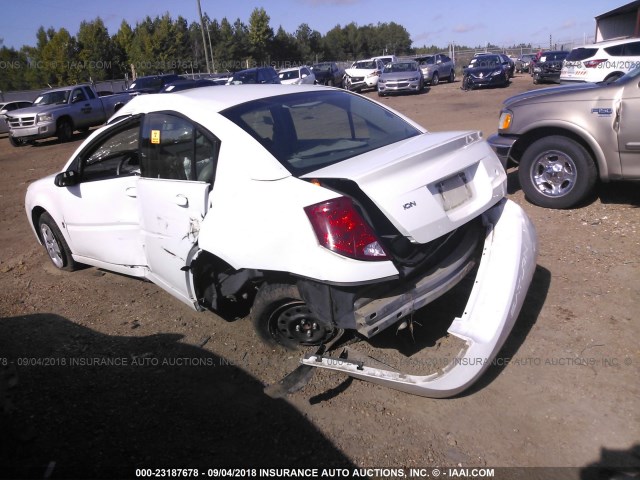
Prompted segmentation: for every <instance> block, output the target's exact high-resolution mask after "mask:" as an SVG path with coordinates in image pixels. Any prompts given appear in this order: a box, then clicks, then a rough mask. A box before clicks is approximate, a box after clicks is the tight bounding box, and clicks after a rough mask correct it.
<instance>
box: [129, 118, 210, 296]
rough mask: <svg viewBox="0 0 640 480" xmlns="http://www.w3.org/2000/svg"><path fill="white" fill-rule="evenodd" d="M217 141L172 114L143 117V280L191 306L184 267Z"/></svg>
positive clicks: (195, 236)
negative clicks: (144, 266)
mask: <svg viewBox="0 0 640 480" xmlns="http://www.w3.org/2000/svg"><path fill="white" fill-rule="evenodd" d="M218 146H219V142H218V141H217V140H216V139H215V138H214V137H212V136H211V135H210V134H208V133H207V132H204V131H203V130H202V129H200V128H199V127H198V126H197V125H194V124H193V123H192V122H191V121H190V120H188V119H186V118H184V117H181V116H178V115H173V114H167V113H151V114H148V115H146V116H145V119H144V121H143V127H142V136H141V149H140V153H141V165H140V166H141V178H140V179H139V181H138V186H137V195H138V201H139V207H140V222H141V234H142V238H143V243H144V251H145V256H146V259H147V266H148V268H149V273H148V278H149V279H150V280H152V281H153V282H155V283H157V284H158V285H160V286H161V287H163V288H164V289H165V290H167V291H168V292H169V293H171V294H172V295H174V296H175V297H177V298H179V299H180V300H182V301H184V302H185V303H188V304H190V305H192V306H196V305H197V303H196V296H195V293H194V289H193V285H192V281H191V272H190V270H189V267H188V266H189V264H190V262H191V258H192V255H193V253H195V251H196V249H197V246H196V244H197V242H198V235H199V230H200V223H201V221H202V219H203V218H204V216H205V215H206V213H207V210H208V204H209V192H210V190H211V187H212V184H213V176H214V173H215V162H216V160H217V152H218Z"/></svg>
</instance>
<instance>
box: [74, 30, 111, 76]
mask: <svg viewBox="0 0 640 480" xmlns="http://www.w3.org/2000/svg"><path fill="white" fill-rule="evenodd" d="M77 38H78V59H79V60H80V62H79V64H78V68H77V69H79V70H81V72H79V73H80V74H81V75H82V76H84V77H85V78H84V80H89V79H91V80H93V81H100V80H105V79H107V78H109V77H110V76H111V75H110V74H111V72H112V70H111V64H112V61H113V58H114V48H113V43H112V41H111V37H110V36H109V32H108V31H107V27H105V25H104V22H103V21H102V19H101V18H100V17H98V18H96V19H95V20H94V21H92V22H86V21H83V22H81V23H80V28H79V30H78V37H77Z"/></svg>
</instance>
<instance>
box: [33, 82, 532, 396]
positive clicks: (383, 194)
mask: <svg viewBox="0 0 640 480" xmlns="http://www.w3.org/2000/svg"><path fill="white" fill-rule="evenodd" d="M505 195H506V174H505V171H504V169H503V168H502V166H501V164H500V161H499V160H498V158H497V157H496V155H495V154H494V153H493V151H492V150H491V148H490V147H489V146H488V145H487V143H486V142H485V141H484V140H482V138H481V134H480V133H479V132H448V133H428V132H426V131H425V129H424V128H422V127H420V126H419V125H417V124H415V123H414V122H412V121H411V120H410V119H408V118H406V117H404V116H403V115H401V114H399V113H397V112H395V111H393V110H391V109H388V108H386V107H384V106H382V105H380V104H378V103H377V102H375V101H372V100H370V99H368V98H365V97H363V96H360V95H357V94H353V93H350V92H347V91H344V90H338V89H333V88H325V87H317V86H308V87H307V86H294V87H289V86H280V85H277V86H271V85H259V86H252V85H248V86H243V87H242V88H230V87H229V88H227V87H224V88H223V87H211V88H209V87H206V88H201V89H196V90H191V91H184V92H179V93H174V94H168V95H143V96H139V97H137V98H135V99H134V100H132V101H131V102H129V103H128V104H127V105H126V106H125V107H123V108H122V109H121V110H120V111H119V112H118V113H117V114H116V116H114V117H113V118H112V119H111V121H110V122H109V124H108V125H106V126H105V127H103V128H101V129H99V130H97V131H96V132H94V133H93V134H92V135H91V136H90V137H89V138H88V139H87V140H86V141H85V142H84V143H83V144H82V145H81V146H80V147H79V148H78V150H77V151H76V152H75V153H74V154H73V156H72V157H71V159H70V160H69V161H68V163H67V164H66V165H65V167H64V169H63V170H62V172H60V173H58V174H57V175H52V176H49V177H46V178H44V179H42V180H39V181H37V182H35V183H33V184H32V185H30V187H29V189H28V191H27V195H26V200H25V206H26V211H27V216H28V218H29V222H30V223H31V226H32V227H33V230H34V232H35V234H36V237H37V239H38V241H40V242H41V243H42V244H43V245H44V246H45V248H46V250H47V252H48V254H49V256H50V258H51V260H52V261H53V263H54V265H55V266H56V267H58V268H61V269H65V270H73V269H74V268H75V267H76V266H77V264H78V263H82V264H88V265H93V266H96V267H100V268H103V269H106V270H111V271H114V272H119V273H123V274H126V275H131V276H135V277H142V278H146V279H148V280H151V281H152V282H154V283H156V284H158V285H159V286H160V287H162V288H163V289H165V290H167V291H168V292H169V293H171V294H172V295H174V296H175V297H176V298H178V299H180V300H182V301H183V302H185V303H186V304H188V305H189V306H191V307H192V308H194V309H197V310H205V309H209V310H213V311H215V312H217V313H219V314H220V315H221V316H223V317H224V316H228V315H230V314H231V315H233V314H234V313H232V312H237V311H238V306H239V305H246V306H247V308H250V309H251V313H250V316H251V317H252V319H253V322H254V325H255V327H256V329H257V331H258V333H259V334H260V336H261V337H262V338H263V339H265V340H267V341H269V342H272V343H275V344H279V345H282V346H285V347H296V346H299V345H305V346H306V345H322V344H325V343H327V342H330V341H332V340H334V339H335V338H337V336H338V335H339V334H340V333H341V332H343V331H345V330H353V331H355V332H357V334H359V335H360V336H363V337H365V338H370V337H373V336H374V335H376V334H377V333H379V332H381V331H383V330H385V329H387V328H389V327H391V326H393V325H398V324H400V323H401V322H404V321H405V319H406V318H409V316H411V315H412V314H413V312H414V311H416V310H417V309H419V308H422V307H424V306H425V305H427V304H429V303H430V302H432V301H433V300H435V299H436V298H438V297H440V296H441V295H443V294H444V293H446V292H447V291H449V290H451V289H452V288H453V287H454V286H455V285H456V284H457V283H459V282H460V281H461V280H462V279H463V278H465V277H466V276H467V275H475V276H476V277H475V282H474V287H473V289H472V291H471V294H470V297H469V299H468V303H467V305H466V308H465V311H464V315H462V316H461V318H457V319H455V320H454V321H453V323H452V325H451V327H450V328H449V332H450V333H451V334H453V335H455V336H457V337H460V338H461V339H463V340H464V341H465V342H466V348H464V349H463V350H462V351H461V352H460V353H459V357H458V358H457V359H456V362H454V363H453V364H452V365H451V366H450V367H447V368H445V369H443V370H442V371H440V372H439V373H436V374H433V375H429V376H423V377H421V376H414V375H405V374H402V373H397V372H392V371H385V370H380V369H379V368H373V367H370V366H367V365H366V364H363V362H352V361H350V360H349V359H341V361H339V362H337V361H335V359H333V358H332V357H328V356H326V355H323V354H320V353H316V354H313V355H307V356H306V357H305V358H304V359H303V360H302V362H303V363H304V364H306V365H311V366H313V367H321V368H329V369H334V370H339V371H342V372H345V373H347V374H349V375H353V376H355V377H359V378H363V379H366V380H369V381H372V382H377V383H381V384H385V385H388V386H390V387H392V388H397V389H400V390H404V391H408V392H411V393H414V394H418V395H425V396H433V397H447V396H452V395H455V394H457V393H459V392H461V391H462V390H464V389H465V388H467V387H469V386H470V385H471V384H472V383H473V382H474V381H475V380H476V379H477V378H478V377H479V376H480V374H481V373H482V371H483V370H484V369H485V368H486V367H487V365H488V364H489V363H490V360H492V359H493V358H494V357H495V355H496V354H497V352H498V350H499V349H500V348H501V346H502V344H503V342H504V341H505V339H506V337H507V336H508V334H509V332H510V331H511V328H512V326H513V324H514V322H515V320H516V318H517V316H518V314H519V311H520V308H521V306H522V303H523V300H524V298H525V295H526V293H527V289H528V287H529V284H530V282H531V279H532V276H533V272H534V270H535V266H536V235H535V230H534V228H533V225H532V224H531V222H530V220H529V219H528V217H527V216H526V214H525V213H524V212H523V210H522V209H520V207H518V206H517V205H516V204H515V203H513V202H511V201H509V200H506V199H505V198H504V197H505ZM247 311H248V310H247ZM465 358H469V359H471V358H473V359H475V358H483V359H485V360H486V361H484V362H465V361H463V360H464V359H465Z"/></svg>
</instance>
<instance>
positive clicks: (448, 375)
mask: <svg viewBox="0 0 640 480" xmlns="http://www.w3.org/2000/svg"><path fill="white" fill-rule="evenodd" d="M483 220H484V222H485V224H486V226H487V235H486V237H485V241H484V248H483V252H482V259H481V261H480V265H479V267H478V272H477V275H476V279H475V282H474V286H473V289H472V291H471V294H470V295H469V299H468V301H467V305H466V306H465V309H464V314H463V315H462V316H461V317H460V318H456V319H455V320H454V321H453V323H452V324H451V326H450V327H449V329H448V332H449V333H450V334H452V335H455V336H457V337H459V338H461V339H463V340H465V341H466V343H467V348H465V349H462V351H461V352H460V353H459V354H458V356H457V357H456V358H455V359H454V360H453V361H452V362H451V363H449V364H448V365H447V366H446V367H445V368H444V369H443V370H442V371H440V372H437V373H434V374H431V375H425V376H420V375H409V374H404V373H401V372H395V371H391V370H386V369H382V368H375V367H371V366H367V364H366V362H364V361H360V360H358V361H355V362H354V361H350V360H349V359H348V358H335V357H329V356H324V355H322V354H317V353H316V354H310V355H307V356H306V357H305V358H303V359H302V360H301V362H302V363H303V364H304V365H309V366H313V367H318V368H326V369H329V370H336V371H339V372H343V373H346V374H348V375H351V376H353V377H355V378H359V379H361V380H366V381H370V382H373V383H376V384H380V385H384V386H387V387H390V388H393V389H396V390H400V391H403V392H407V393H412V394H414V395H420V396H424V397H434V398H445V397H451V396H454V395H456V394H458V393H460V392H462V391H463V390H465V389H467V388H469V387H470V386H471V385H472V384H473V383H475V382H476V380H478V378H479V377H480V376H481V375H482V373H483V372H484V371H485V370H486V369H487V368H488V367H489V365H490V364H491V362H492V361H493V359H494V358H495V356H496V355H497V354H498V352H499V351H500V348H501V347H502V345H503V344H504V342H505V340H506V338H507V336H508V335H509V333H510V332H511V329H512V328H513V325H514V323H515V321H516V319H517V317H518V314H519V313H520V309H521V308H522V304H523V302H524V298H525V296H526V294H527V290H528V289H529V285H530V284H531V280H532V278H533V274H534V272H535V268H536V257H537V237H536V231H535V228H534V226H533V224H532V223H531V220H529V218H528V217H527V215H526V213H525V212H524V211H523V210H522V209H521V208H520V207H519V206H518V205H517V204H515V203H514V202H512V201H510V200H502V201H501V202H500V203H498V204H497V205H496V206H495V207H493V208H491V209H490V210H488V211H487V212H486V213H485V214H484V215H483Z"/></svg>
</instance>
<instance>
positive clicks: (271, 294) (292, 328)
mask: <svg viewBox="0 0 640 480" xmlns="http://www.w3.org/2000/svg"><path fill="white" fill-rule="evenodd" d="M251 318H252V321H253V326H254V327H255V329H256V332H257V333H258V335H259V336H260V338H261V339H262V340H264V341H265V342H266V343H267V344H270V345H279V346H281V347H285V348H288V349H296V348H299V347H301V346H311V345H321V344H323V343H326V342H328V341H329V340H331V339H332V338H334V337H335V336H336V335H338V333H341V332H342V330H341V329H339V328H336V327H335V326H333V325H331V324H327V323H325V322H323V321H322V320H320V319H319V318H318V317H317V316H316V315H315V314H314V313H313V312H311V310H309V308H308V307H307V305H306V303H305V302H304V300H302V298H301V295H300V292H299V291H298V287H296V286H295V285H287V284H277V283H276V284H264V285H263V286H262V287H261V288H260V290H258V293H257V294H256V298H255V301H254V302H253V308H252V309H251Z"/></svg>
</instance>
